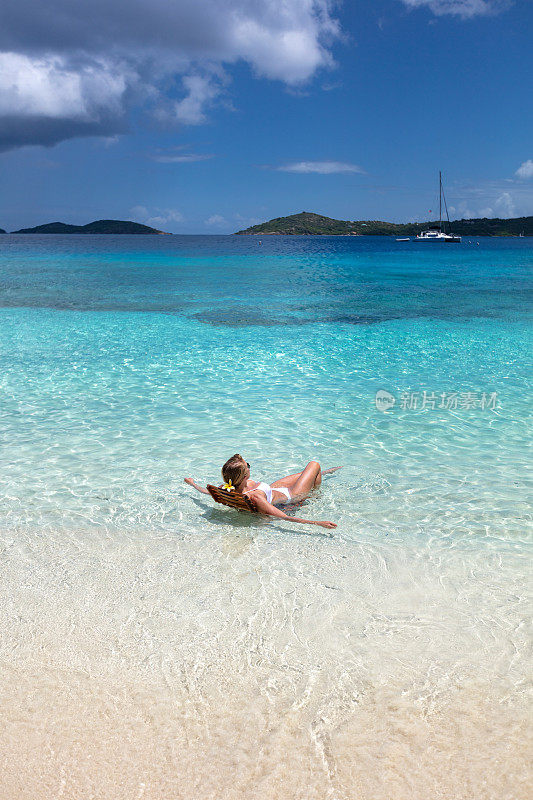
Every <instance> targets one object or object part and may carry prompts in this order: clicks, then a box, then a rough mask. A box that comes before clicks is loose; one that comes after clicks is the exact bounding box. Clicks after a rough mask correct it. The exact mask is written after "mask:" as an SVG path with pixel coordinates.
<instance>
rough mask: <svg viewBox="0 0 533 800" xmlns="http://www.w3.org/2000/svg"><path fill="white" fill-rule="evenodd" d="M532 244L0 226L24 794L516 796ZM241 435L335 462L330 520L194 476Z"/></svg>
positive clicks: (4, 467) (318, 509) (10, 557)
mask: <svg viewBox="0 0 533 800" xmlns="http://www.w3.org/2000/svg"><path fill="white" fill-rule="evenodd" d="M532 266H533V244H532V242H531V240H530V239H527V238H526V239H483V238H480V239H471V240H466V239H464V240H463V242H462V243H461V244H459V245H457V244H451V245H446V244H444V245H442V244H437V243H430V242H421V243H415V242H397V241H396V240H395V239H393V238H388V237H268V236H266V237H263V238H259V237H256V236H253V237H244V236H243V237H237V236H222V237H214V236H154V237H152V236H71V235H69V236H53V235H48V236H33V235H32V236H30V235H26V236H24V235H7V236H2V237H0V392H1V394H0V397H1V402H0V440H1V443H2V456H1V460H0V565H1V568H2V576H3V578H2V580H1V582H0V629H1V630H2V631H3V634H4V635H3V637H2V642H3V643H2V644H1V645H0V658H1V660H2V662H3V663H4V664H5V665H6V670H7V672H8V673H9V674H12V680H9V678H8V679H6V681H5V682H4V683H5V685H4V687H3V689H2V691H1V692H0V710H1V711H3V715H4V718H5V719H6V720H7V723H6V724H7V727H6V730H8V731H9V748H10V749H9V748H8V752H9V754H10V755H8V757H7V759H8V760H7V761H6V764H5V765H4V767H5V768H4V774H6V775H8V776H9V777H8V779H6V780H8V784H7V785H9V786H10V787H11V792H12V794H11V795H10V797H11V796H13V797H14V796H17V797H20V798H23V797H26V796H27V797H36V796H39V797H42V798H48V797H50V798H52V797H56V796H57V797H59V796H60V795H59V794H58V792H59V790H60V787H61V786H62V787H63V788H62V789H61V792H62V796H64V797H65V798H67V797H68V798H71V797H72V798H74V797H76V798H81V797H83V798H85V797H87V798H88V797H89V796H94V797H105V796H108V797H109V796H111V795H112V796H113V797H114V798H116V799H117V800H118V799H119V798H122V797H124V798H126V797H127V798H130V797H131V798H141V797H143V798H150V800H156V798H157V800H159V798H165V800H167V798H169V797H171V796H172V797H178V796H183V797H187V798H188V800H203V798H204V797H205V798H208V797H209V798H211V797H215V796H216V797H224V798H225V800H226V798H229V799H231V798H236V800H237V798H255V797H267V796H268V797H270V798H280V800H289V798H291V799H292V798H302V800H303V799H304V798H305V800H311V798H315V797H316V798H319V799H320V800H324V798H330V800H334V799H335V800H352V799H353V798H355V797H357V798H364V799H366V798H368V800H381V799H383V800H400V798H402V800H403V798H409V800H413V798H420V800H426V798H430V797H431V798H437V797H446V798H452V797H453V798H454V800H460V799H461V798H465V800H466V798H468V799H470V798H471V799H472V800H481V798H484V799H485V800H492V798H494V800H503V799H504V798H513V800H522V798H524V800H525V798H526V791H527V790H526V785H527V777H528V776H527V769H526V763H527V756H526V749H525V748H526V744H525V743H526V736H525V733H526V729H527V719H528V707H527V703H526V697H527V696H526V681H527V674H528V670H527V665H528V658H530V649H529V648H530V644H531V638H530V637H528V635H527V620H528V615H529V612H530V608H531V605H530V602H531V600H530V598H531V594H530V592H529V589H530V584H529V581H528V576H529V574H530V572H529V570H530V566H531V561H530V557H531V545H530V541H531V519H532V507H531V497H532V493H531V489H532V483H533V482H532V480H531V461H530V453H528V446H529V445H530V443H531V411H532V396H531V385H532V363H531V353H532V338H533V337H532V328H531V308H532V306H531V299H532V286H533V281H532ZM378 393H379V394H378ZM377 394H378V401H377V402H376V395H377ZM236 452H239V453H241V454H242V455H243V456H244V457H245V458H246V460H247V461H249V462H250V464H251V471H252V477H254V478H256V479H258V480H259V479H261V480H267V481H268V480H273V479H275V478H277V477H281V476H283V475H285V474H289V473H292V472H294V471H296V469H298V468H303V466H304V465H305V464H306V463H307V462H308V461H309V460H311V459H318V460H319V461H320V462H321V463H322V464H323V466H324V467H330V466H336V465H344V468H343V470H341V471H340V472H338V473H336V474H335V475H332V476H329V477H327V478H325V479H324V481H323V484H322V487H321V488H320V489H319V490H318V491H317V492H315V493H314V494H313V495H311V496H310V497H309V499H308V500H307V501H306V502H305V504H304V505H303V506H302V508H299V509H298V511H297V514H298V515H299V516H305V517H308V518H311V519H330V520H333V521H335V522H337V523H338V528H337V529H336V530H335V531H333V535H331V536H330V535H328V533H329V532H326V531H324V530H322V529H320V528H312V527H307V526H304V525H297V524H294V523H293V524H289V523H285V522H279V523H278V522H273V521H267V520H264V519H260V518H258V517H253V516H251V515H250V516H248V515H243V514H239V513H238V512H234V511H231V510H229V509H223V508H220V507H214V505H213V504H212V502H211V501H210V499H209V498H206V497H204V496H203V495H200V494H197V493H195V492H194V490H192V489H191V488H190V487H188V486H186V485H185V484H184V483H183V478H184V477H185V476H192V477H193V478H194V479H195V480H196V481H197V482H199V483H202V484H204V485H205V483H208V482H211V483H218V482H220V480H221V478H220V468H221V465H222V464H223V463H224V461H226V459H227V458H228V457H229V456H231V455H232V454H233V453H236ZM290 513H294V512H290ZM28 696H31V697H33V701H32V702H31V703H29V702H28V701H27V698H28ZM51 708H52V709H55V711H51V710H50V709H51ZM23 731H25V732H26V733H25V734H24V736H22V737H21V732H23ZM29 731H31V734H30V733H28V732H29ZM45 743H46V747H44V744H45ZM82 743H83V746H82ZM43 747H44V750H43ZM37 752H40V753H41V755H40V756H37V755H35V753H37ZM235 752H238V753H239V754H240V755H239V758H238V759H235V757H234V754H235ZM32 758H33V759H35V769H33V771H32V770H31V769H30V770H29V771H28V772H27V773H26V774H25V776H23V777H21V773H20V767H19V766H17V765H20V761H21V759H23V760H25V761H26V762H28V759H30V762H29V763H31V764H33V763H34V762H33V761H31V759H32ZM450 762H454V763H455V766H456V768H455V769H454V770H451V771H450V770H449V764H450ZM490 762H494V763H496V762H497V763H499V764H500V766H499V768H498V769H496V770H493V771H491V772H490V776H489V775H488V774H487V764H488V763H490ZM178 763H179V764H180V765H181V767H182V768H181V769H177V767H176V765H177V764H178ZM213 765H216V769H215V774H216V777H214V776H213V774H212V771H213ZM6 770H7V771H6ZM37 774H38V775H39V776H40V777H39V779H38V780H37V778H34V776H35V775H37ZM511 775H512V776H514V778H513V779H512V780H511V777H510V776H511ZM119 784H120V786H121V787H122V788H121V790H120V792H122V793H118V794H117V791H118V790H117V789H116V787H117V786H118V785H119ZM510 785H512V787H513V788H512V793H509V792H510V789H509V786H510ZM22 787H25V788H24V791H22ZM39 787H40V788H39ZM42 787H46V791H45V790H44V789H43V788H42ZM24 792H26V793H24ZM54 792H55V794H54ZM91 792H92V793H93V794H91Z"/></svg>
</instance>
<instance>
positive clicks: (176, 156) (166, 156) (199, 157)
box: [150, 153, 214, 164]
mask: <svg viewBox="0 0 533 800" xmlns="http://www.w3.org/2000/svg"><path fill="white" fill-rule="evenodd" d="M150 158H151V159H152V160H153V161H157V162H159V163H160V164H192V163H193V162H194V161H209V159H211V158H214V155H213V153H155V154H154V155H152V156H150Z"/></svg>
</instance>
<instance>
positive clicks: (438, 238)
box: [415, 172, 461, 242]
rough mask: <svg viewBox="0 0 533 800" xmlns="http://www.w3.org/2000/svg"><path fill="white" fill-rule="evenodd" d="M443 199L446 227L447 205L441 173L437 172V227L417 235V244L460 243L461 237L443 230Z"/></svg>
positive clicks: (448, 218)
mask: <svg viewBox="0 0 533 800" xmlns="http://www.w3.org/2000/svg"><path fill="white" fill-rule="evenodd" d="M443 199H444V208H445V209H446V219H447V220H448V225H449V224H450V217H449V215H448V204H447V203H446V197H445V195H444V189H443V186H442V173H441V172H439V227H438V228H437V227H435V228H430V229H429V230H427V231H422V232H421V233H419V234H418V235H417V237H416V239H415V241H417V242H460V241H461V237H460V236H458V235H457V234H456V233H446V230H445V229H443V222H442V200H443Z"/></svg>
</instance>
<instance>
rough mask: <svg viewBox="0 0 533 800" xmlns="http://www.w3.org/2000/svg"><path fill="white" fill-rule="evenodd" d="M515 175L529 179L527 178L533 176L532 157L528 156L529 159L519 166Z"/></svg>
mask: <svg viewBox="0 0 533 800" xmlns="http://www.w3.org/2000/svg"><path fill="white" fill-rule="evenodd" d="M515 175H516V176H517V177H518V178H522V179H523V180H527V178H533V161H532V160H531V158H528V160H527V161H524V163H523V164H521V165H520V166H519V167H518V169H517V170H516V172H515Z"/></svg>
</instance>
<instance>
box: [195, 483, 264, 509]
mask: <svg viewBox="0 0 533 800" xmlns="http://www.w3.org/2000/svg"><path fill="white" fill-rule="evenodd" d="M207 491H208V492H209V494H210V495H211V497H212V498H213V500H214V501H215V503H222V505H224V506H229V507H230V508H236V509H238V510H239V511H253V512H258V511H259V509H258V508H257V506H256V504H255V503H254V501H253V500H252V499H251V498H250V497H247V496H246V495H244V494H241V493H240V492H228V490H227V489H219V487H218V486H209V484H208V485H207Z"/></svg>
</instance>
